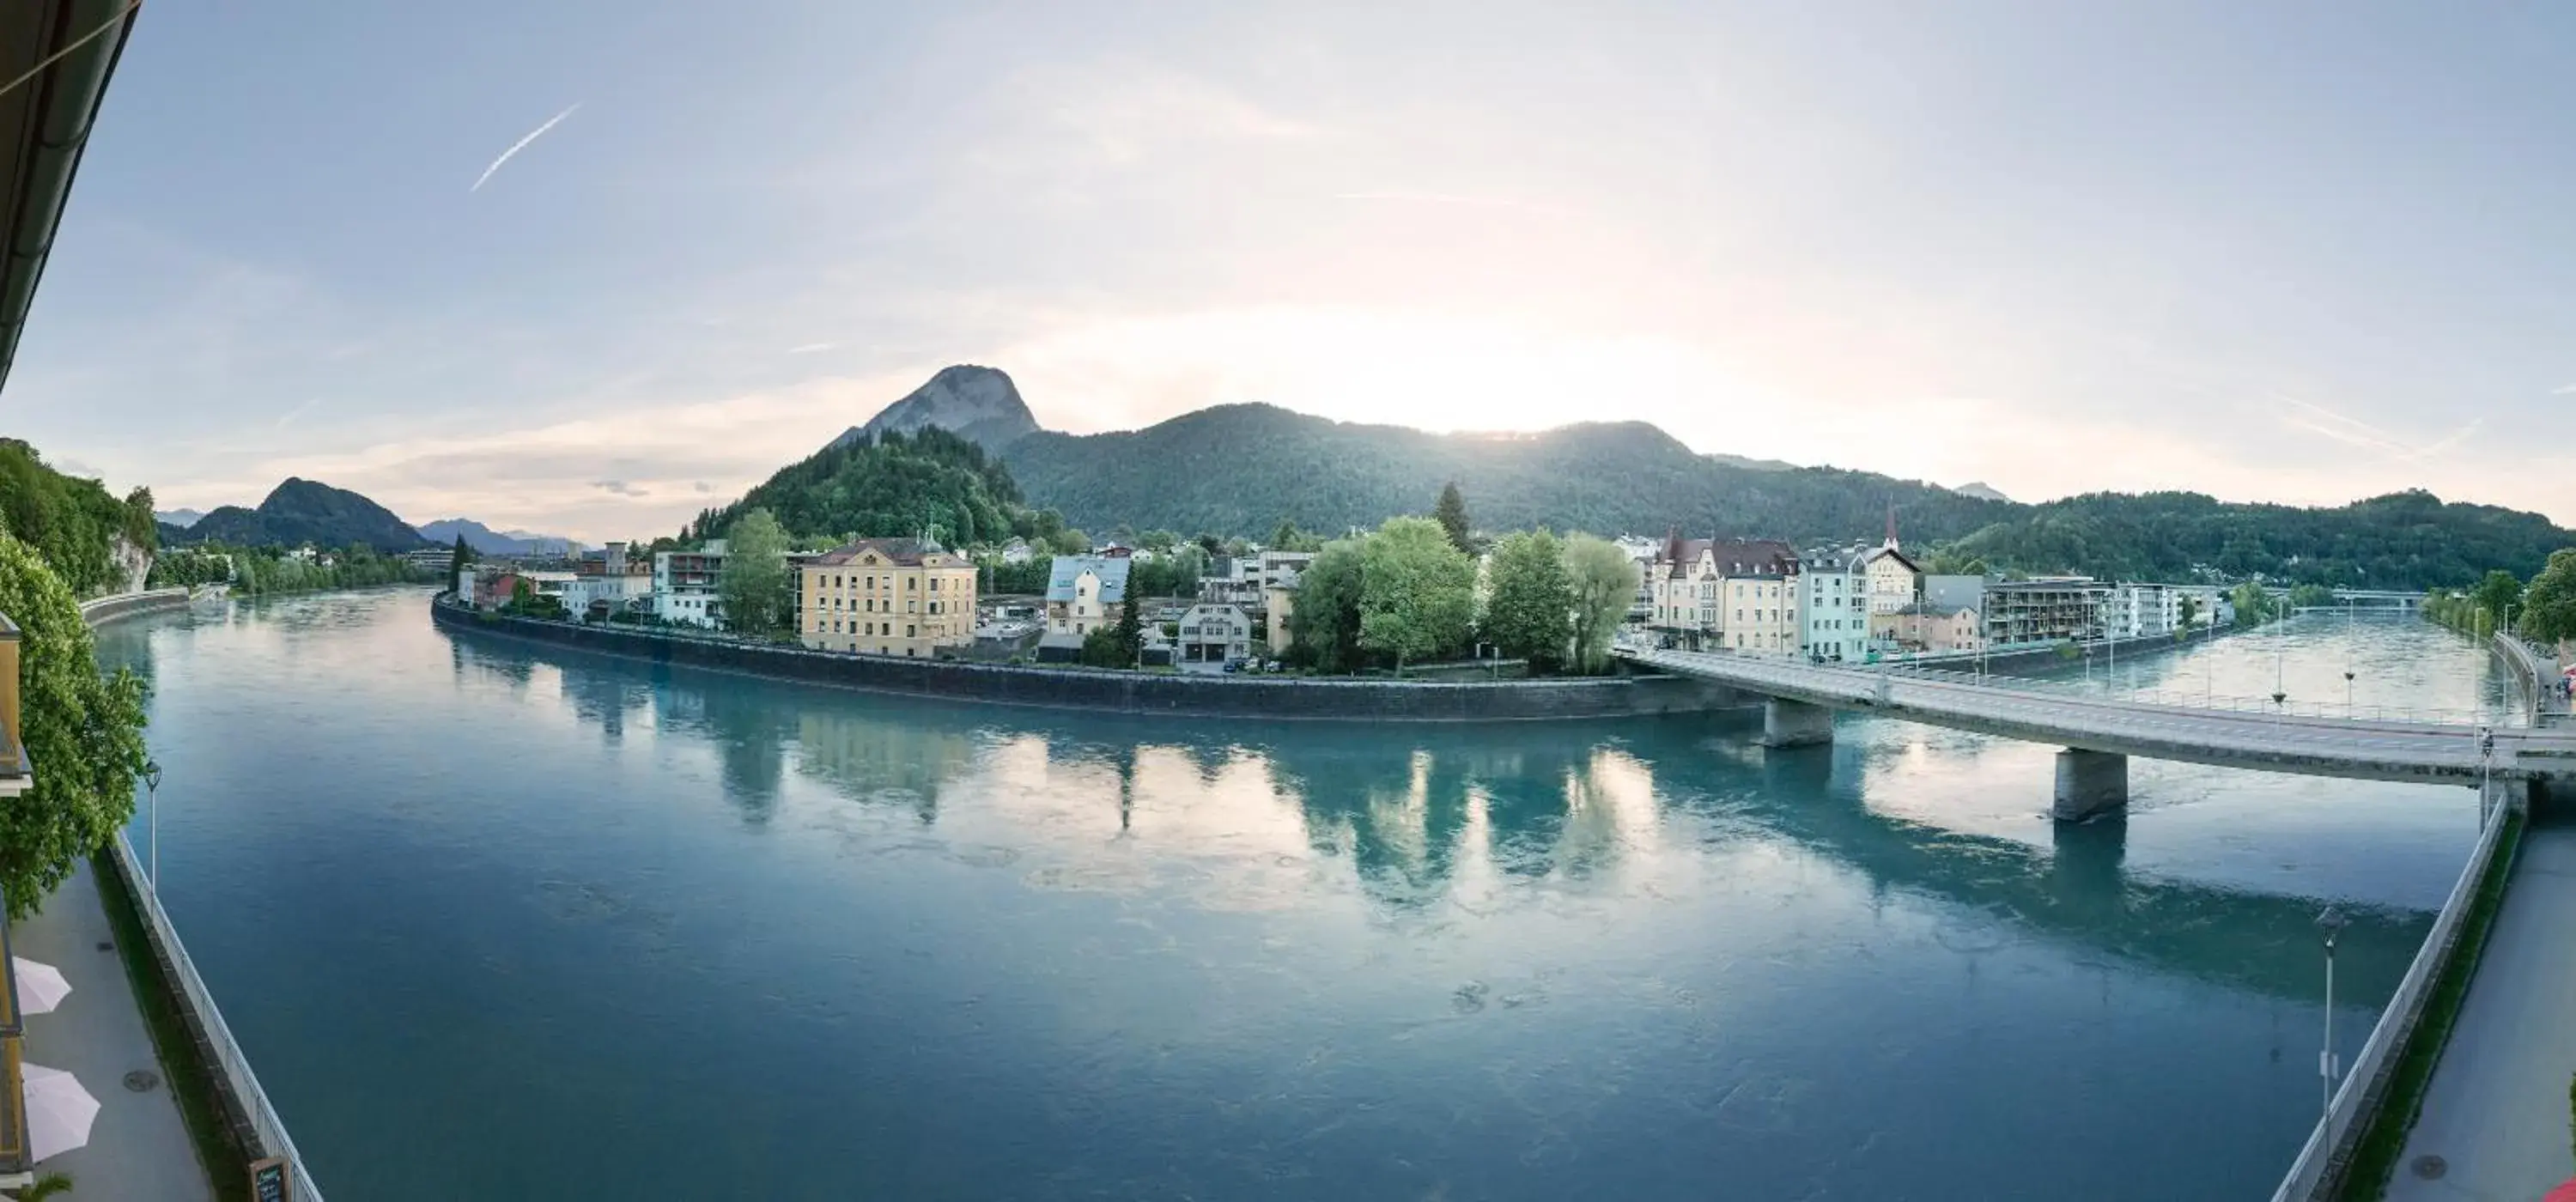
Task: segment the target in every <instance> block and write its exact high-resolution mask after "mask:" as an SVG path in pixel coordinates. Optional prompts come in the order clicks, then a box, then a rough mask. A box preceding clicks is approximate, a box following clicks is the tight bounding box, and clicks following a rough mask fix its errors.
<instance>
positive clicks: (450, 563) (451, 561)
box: [447, 534, 474, 588]
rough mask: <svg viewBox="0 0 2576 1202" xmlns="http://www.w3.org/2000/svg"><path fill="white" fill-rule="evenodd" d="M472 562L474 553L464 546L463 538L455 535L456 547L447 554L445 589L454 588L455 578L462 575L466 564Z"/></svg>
mask: <svg viewBox="0 0 2576 1202" xmlns="http://www.w3.org/2000/svg"><path fill="white" fill-rule="evenodd" d="M473 562H474V552H473V550H472V549H470V548H468V547H467V546H466V545H465V536H464V535H462V534H460V535H457V536H456V546H455V547H454V548H453V549H451V550H449V551H448V553H447V587H449V588H454V587H456V578H457V577H458V576H460V575H462V574H464V572H465V567H466V565H467V564H470V563H473Z"/></svg>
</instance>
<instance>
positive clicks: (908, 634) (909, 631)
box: [903, 626, 918, 655]
mask: <svg viewBox="0 0 2576 1202" xmlns="http://www.w3.org/2000/svg"><path fill="white" fill-rule="evenodd" d="M903 637H905V638H915V637H918V636H916V635H915V634H914V633H913V628H912V627H910V626H906V627H904V628H903ZM904 654H906V655H910V654H912V652H911V651H909V650H906V651H905V652H904Z"/></svg>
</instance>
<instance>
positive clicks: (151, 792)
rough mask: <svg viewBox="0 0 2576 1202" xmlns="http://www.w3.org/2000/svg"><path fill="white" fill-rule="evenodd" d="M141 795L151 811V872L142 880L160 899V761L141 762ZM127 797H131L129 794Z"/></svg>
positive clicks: (157, 898) (153, 897) (155, 899)
mask: <svg viewBox="0 0 2576 1202" xmlns="http://www.w3.org/2000/svg"><path fill="white" fill-rule="evenodd" d="M143 795H144V797H145V798H147V799H148V804H149V806H150V808H151V811H152V818H151V822H152V871H151V873H150V874H149V875H148V876H146V877H145V878H144V879H146V880H148V881H150V882H151V883H152V899H153V900H154V901H156V902H157V901H159V900H160V899H161V761H159V760H145V761H143ZM129 796H131V795H130V794H129Z"/></svg>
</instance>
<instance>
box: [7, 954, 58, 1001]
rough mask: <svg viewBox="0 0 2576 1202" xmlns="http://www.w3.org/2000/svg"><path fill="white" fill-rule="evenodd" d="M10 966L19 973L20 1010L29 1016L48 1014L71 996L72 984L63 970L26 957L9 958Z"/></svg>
mask: <svg viewBox="0 0 2576 1202" xmlns="http://www.w3.org/2000/svg"><path fill="white" fill-rule="evenodd" d="M9 965H10V967H11V968H13V969H15V970H17V973H18V1009H20V1010H22V1011H25V1012H26V1013H28V1014H47V1013H51V1012H52V1011H53V1008H54V1007H56V1006H59V1005H62V1004H63V999H64V998H66V997H69V996H71V992H72V983H71V982H69V981H66V980H64V979H63V970H61V969H59V968H56V967H54V966H53V965H51V964H39V963H37V962H35V961H33V960H30V959H28V958H26V957H25V956H11V957H9Z"/></svg>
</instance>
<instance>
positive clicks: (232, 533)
mask: <svg viewBox="0 0 2576 1202" xmlns="http://www.w3.org/2000/svg"><path fill="white" fill-rule="evenodd" d="M159 529H160V533H161V539H162V541H163V542H167V543H173V544H187V543H207V542H213V543H228V544H231V545H233V546H239V547H265V546H283V547H299V546H305V545H307V544H310V545H312V546H316V547H345V546H348V545H349V544H351V543H364V544H366V545H367V546H369V547H373V548H375V549H376V550H378V551H387V552H395V551H411V550H416V549H418V548H421V547H425V546H429V545H430V543H429V541H428V540H427V539H424V538H422V537H421V536H420V532H419V531H417V530H414V529H412V528H411V526H410V525H409V524H408V523H406V522H404V521H403V520H402V519H401V518H398V517H395V516H394V514H393V511H392V510H390V509H387V508H385V507H384V506H382V505H378V504H376V503H375V502H374V501H371V500H369V499H367V498H366V497H365V496H362V495H360V494H358V493H355V492H351V491H349V490H348V489H345V488H333V487H331V486H330V485H328V484H324V483H322V482H320V481H318V480H305V479H302V478H299V477H295V476H289V477H287V478H286V480H285V481H284V482H283V483H280V484H279V485H278V486H277V487H276V488H274V489H271V490H269V494H268V496H266V497H265V498H262V499H261V501H260V503H259V504H258V506H257V507H255V508H248V509H245V508H243V507H242V506H239V505H224V506H219V507H217V508H215V509H212V510H209V511H208V512H207V513H206V515H205V516H204V517H201V518H199V519H197V521H196V522H195V523H193V524H191V525H188V526H185V527H180V526H173V525H170V524H168V523H162V524H161V526H160V527H159Z"/></svg>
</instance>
